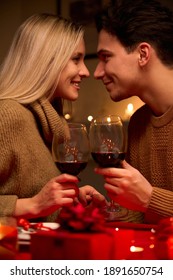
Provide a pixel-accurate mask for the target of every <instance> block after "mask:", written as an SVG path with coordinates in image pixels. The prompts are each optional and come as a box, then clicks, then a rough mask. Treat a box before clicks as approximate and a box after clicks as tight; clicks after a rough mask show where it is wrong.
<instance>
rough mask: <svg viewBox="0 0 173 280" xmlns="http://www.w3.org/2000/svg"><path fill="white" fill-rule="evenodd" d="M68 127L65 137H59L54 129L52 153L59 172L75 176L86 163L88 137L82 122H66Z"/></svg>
mask: <svg viewBox="0 0 173 280" xmlns="http://www.w3.org/2000/svg"><path fill="white" fill-rule="evenodd" d="M68 128H69V130H68V133H67V135H66V136H65V137H60V136H59V134H58V133H56V130H55V133H54V135H53V142H52V155H53V159H54V161H55V163H56V166H57V167H58V169H59V170H60V172H61V173H68V174H71V175H74V176H77V175H78V174H79V173H80V172H81V171H82V170H83V169H84V168H85V167H86V166H87V163H88V159H89V155H90V147H89V138H88V133H87V129H86V126H85V125H84V124H81V123H68Z"/></svg>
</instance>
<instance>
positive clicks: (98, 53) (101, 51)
mask: <svg viewBox="0 0 173 280" xmlns="http://www.w3.org/2000/svg"><path fill="white" fill-rule="evenodd" d="M102 53H110V52H109V51H108V50H106V49H101V50H99V51H98V52H97V55H98V56H99V55H100V54H102Z"/></svg>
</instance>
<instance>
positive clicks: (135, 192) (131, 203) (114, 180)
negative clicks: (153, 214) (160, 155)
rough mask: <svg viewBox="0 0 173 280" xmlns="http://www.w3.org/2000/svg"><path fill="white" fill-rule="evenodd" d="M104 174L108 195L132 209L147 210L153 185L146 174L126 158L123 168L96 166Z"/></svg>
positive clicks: (97, 170) (98, 171)
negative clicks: (146, 177) (130, 163)
mask: <svg viewBox="0 0 173 280" xmlns="http://www.w3.org/2000/svg"><path fill="white" fill-rule="evenodd" d="M95 172H96V173H97V174H100V175H102V176H104V180H105V185H104V187H105V189H106V191H107V193H108V196H109V197H110V198H111V199H113V200H114V201H116V202H117V203H119V204H120V205H122V206H124V207H126V208H129V209H131V210H136V211H142V212H145V211H146V209H147V207H148V204H149V201H150V198H151V194H152V189H153V188H152V186H151V185H150V183H149V182H148V181H147V180H146V179H145V178H144V176H143V175H142V174H141V173H140V172H139V171H138V170H137V169H135V168H133V167H132V166H131V165H129V164H128V163H127V162H126V161H125V160H124V161H123V162H122V168H96V169H95Z"/></svg>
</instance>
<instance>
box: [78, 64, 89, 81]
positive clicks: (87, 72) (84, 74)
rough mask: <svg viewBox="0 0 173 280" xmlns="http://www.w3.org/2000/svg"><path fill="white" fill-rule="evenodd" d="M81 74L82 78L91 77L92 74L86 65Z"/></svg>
mask: <svg viewBox="0 0 173 280" xmlns="http://www.w3.org/2000/svg"><path fill="white" fill-rule="evenodd" d="M79 74H80V76H82V77H86V78H87V77H89V76H90V72H89V70H88V68H87V67H86V65H85V64H83V67H82V68H81V70H80V73H79Z"/></svg>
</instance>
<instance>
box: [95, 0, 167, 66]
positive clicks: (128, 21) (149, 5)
mask: <svg viewBox="0 0 173 280" xmlns="http://www.w3.org/2000/svg"><path fill="white" fill-rule="evenodd" d="M96 27H97V30H98V32H100V31H101V30H102V29H104V30H105V31H106V32H108V33H110V34H111V35H113V36H116V37H117V38H118V40H119V41H120V42H121V44H122V45H123V46H124V47H125V48H126V49H127V50H128V51H129V52H131V51H133V50H134V48H135V47H136V46H137V45H138V44H139V43H141V42H148V43H150V44H151V45H152V46H153V47H154V48H155V50H156V53H157V55H158V57H159V58H160V60H161V61H162V62H163V63H164V64H165V65H168V66H172V65H173V12H172V11H171V10H169V9H168V8H167V7H165V6H163V5H162V4H161V3H160V2H158V1H155V0H112V1H111V4H110V5H109V6H108V7H107V8H106V9H104V10H103V11H102V13H100V14H99V15H97V17H96Z"/></svg>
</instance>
